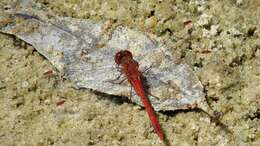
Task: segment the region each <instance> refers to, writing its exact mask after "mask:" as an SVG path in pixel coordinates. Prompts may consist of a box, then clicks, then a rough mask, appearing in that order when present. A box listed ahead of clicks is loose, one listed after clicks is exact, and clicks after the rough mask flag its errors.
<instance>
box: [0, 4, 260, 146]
mask: <svg viewBox="0 0 260 146" xmlns="http://www.w3.org/2000/svg"><path fill="white" fill-rule="evenodd" d="M38 3H39V4H41V5H42V7H43V8H45V9H46V12H48V13H50V14H51V15H59V16H70V17H75V18H84V19H93V20H107V19H111V20H114V21H115V22H116V23H120V24H123V25H125V26H128V27H133V28H136V29H138V30H141V31H143V32H146V33H153V34H155V35H157V36H160V37H165V38H166V39H169V40H171V41H172V42H173V44H174V46H173V51H172V52H173V53H175V54H177V56H178V57H179V58H180V59H184V60H186V62H187V63H188V64H189V65H190V66H191V67H192V68H193V70H194V72H195V73H196V75H197V76H198V77H199V78H200V80H201V82H202V84H203V85H204V87H205V93H206V94H207V100H208V102H209V104H210V106H211V107H212V108H213V109H214V110H217V111H220V112H222V113H223V116H222V117H221V119H220V121H221V123H222V124H223V125H221V124H217V123H215V122H213V121H211V120H210V118H209V117H208V116H207V115H206V114H205V113H202V112H200V111H194V110H186V111H176V112H167V113H158V116H159V120H160V123H161V125H162V127H163V129H164V131H165V133H166V135H167V137H168V139H169V141H170V142H171V144H172V145H187V146H189V145H199V146H200V145H221V146H225V145H227V146H230V145H234V146H235V145H236V146H237V145H243V146H244V145H246V146H247V145H248V146H249V145H253V146H257V145H260V131H259V129H260V121H259V115H260V109H259V107H260V103H259V102H260V70H259V66H260V49H259V48H260V39H259V32H260V29H259V24H260V1H258V0H250V1H243V0H224V1H221V2H218V1H217V0H212V1H204V0H186V1H180V0H144V1H139V0H109V1H106V2H105V1H102V0H88V1H77V0H57V1H51V0H39V1H38ZM0 7H2V8H5V9H8V8H9V7H19V1H18V2H17V1H15V0H13V1H9V0H2V1H1V2H0ZM0 16H1V14H0ZM49 70H54V74H53V75H46V74H44V73H45V72H47V71H49ZM62 101H65V102H64V103H63V104H61V105H59V103H61V102H62ZM0 145H3V146H13V145H23V146H30V145H37V146H43V145H55V146H61V145H68V146H71V145H77V146H79V145H97V146H105V145H106V146H124V145H128V146H152V145H154V146H155V145H156V146H158V145H163V144H162V143H161V142H160V140H159V138H158V137H157V135H156V134H155V133H154V132H153V130H152V127H151V125H150V123H149V119H148V117H147V115H146V112H145V110H144V109H142V108H140V107H138V106H136V105H133V104H130V103H121V102H119V103H118V102H116V101H114V100H113V98H106V97H103V96H102V95H96V94H94V93H93V92H91V91H88V90H76V89H73V88H72V85H71V83H70V82H69V81H67V80H64V79H62V78H61V77H60V75H59V73H58V72H55V69H54V68H53V67H52V65H51V64H50V63H49V62H48V61H47V60H46V59H45V58H43V57H42V56H41V55H40V54H39V53H38V52H36V51H35V49H34V48H33V47H31V46H30V45H28V44H26V43H24V42H23V41H21V40H18V39H17V38H15V37H13V36H9V35H5V34H0Z"/></svg>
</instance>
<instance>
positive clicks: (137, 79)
mask: <svg viewBox="0 0 260 146" xmlns="http://www.w3.org/2000/svg"><path fill="white" fill-rule="evenodd" d="M114 59H115V62H116V64H117V65H118V66H119V67H120V70H121V73H122V74H124V75H125V76H126V77H127V79H128V82H129V83H130V84H131V85H132V86H133V88H134V90H135V92H136V93H137V95H139V96H140V97H141V100H142V102H143V105H144V107H145V109H146V112H147V113H148V116H149V118H150V121H151V123H152V126H153V128H154V130H155V132H156V134H157V135H158V136H159V138H160V139H161V140H162V141H164V140H165V136H164V133H163V131H162V128H161V126H160V124H159V122H158V120H157V117H156V115H155V112H154V109H153V107H152V105H151V103H150V101H149V99H148V97H147V96H146V95H147V93H146V92H145V89H144V86H143V81H142V79H143V75H142V73H141V72H140V71H139V70H138V67H139V65H138V62H137V61H135V60H134V59H133V55H132V53H131V52H130V51H128V50H121V51H119V52H117V53H116V55H115V57H114Z"/></svg>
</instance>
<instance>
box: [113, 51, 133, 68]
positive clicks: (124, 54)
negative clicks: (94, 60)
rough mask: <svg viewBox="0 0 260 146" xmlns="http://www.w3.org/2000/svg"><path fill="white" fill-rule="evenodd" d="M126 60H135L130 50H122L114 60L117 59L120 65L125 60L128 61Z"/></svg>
mask: <svg viewBox="0 0 260 146" xmlns="http://www.w3.org/2000/svg"><path fill="white" fill-rule="evenodd" d="M126 58H129V59H132V58H133V55H132V53H131V52H130V51H128V50H121V51H119V52H117V53H116V55H115V58H114V59H115V62H116V64H117V65H120V64H121V63H122V61H123V59H126Z"/></svg>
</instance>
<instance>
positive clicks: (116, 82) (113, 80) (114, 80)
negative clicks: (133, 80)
mask: <svg viewBox="0 0 260 146" xmlns="http://www.w3.org/2000/svg"><path fill="white" fill-rule="evenodd" d="M122 75H123V74H122V73H121V74H120V75H119V76H118V77H116V78H115V79H112V80H107V81H106V82H109V83H113V84H122V83H123V82H124V81H125V80H126V79H127V78H126V77H124V78H123V79H121V80H119V79H120V78H121V76H122Z"/></svg>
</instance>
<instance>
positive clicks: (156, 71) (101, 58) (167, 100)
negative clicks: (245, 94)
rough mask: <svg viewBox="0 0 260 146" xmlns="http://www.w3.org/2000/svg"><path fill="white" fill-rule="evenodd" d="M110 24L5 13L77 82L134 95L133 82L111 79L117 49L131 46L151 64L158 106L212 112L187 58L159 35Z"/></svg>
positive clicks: (1, 27) (0, 24) (12, 26)
mask: <svg viewBox="0 0 260 146" xmlns="http://www.w3.org/2000/svg"><path fill="white" fill-rule="evenodd" d="M108 26H110V25H109V23H107V22H94V21H90V20H81V19H74V18H67V17H66V18H63V17H56V18H55V19H53V20H46V19H45V20H43V18H38V17H36V16H32V15H29V14H25V13H13V14H5V15H2V16H1V18H0V31H1V32H3V33H8V34H12V35H15V36H16V37H18V38H20V39H22V40H24V41H25V42H27V43H29V44H31V45H33V46H34V47H35V49H36V50H37V51H38V52H39V53H41V54H42V55H43V56H45V57H46V58H47V59H48V60H49V61H50V62H51V63H52V64H53V65H54V66H55V67H56V68H57V69H58V70H59V71H60V72H62V73H64V76H65V78H67V79H69V80H71V81H72V82H73V83H74V84H75V86H76V87H77V88H88V89H93V90H96V91H98V92H103V93H106V94H111V95H119V96H128V97H129V96H130V90H129V89H130V84H129V83H127V82H123V83H122V84H113V83H111V82H109V80H113V79H115V78H117V77H118V76H119V75H120V72H118V70H117V68H116V64H115V62H114V55H115V53H116V52H118V51H119V50H122V49H129V50H130V51H131V52H132V53H133V55H134V59H135V60H137V61H138V62H139V65H140V69H141V70H145V69H146V68H150V69H149V70H148V71H145V72H144V76H145V77H146V79H147V85H149V92H150V93H151V95H153V96H149V98H150V101H151V103H152V105H153V107H154V109H155V110H156V111H159V110H162V111H167V110H176V109H187V108H194V107H198V108H202V109H203V110H205V111H207V112H209V113H212V110H211V109H210V108H209V106H208V105H207V104H206V101H205V95H204V93H203V87H202V85H201V83H200V81H199V80H198V78H197V77H196V76H194V74H193V72H192V70H191V69H190V67H189V66H188V65H187V64H185V63H183V62H178V61H177V59H176V58H174V56H173V55H172V53H171V51H170V48H169V47H168V46H166V45H164V44H163V43H161V42H160V39H159V38H157V37H155V36H152V35H149V36H147V35H144V34H143V33H141V32H139V31H135V30H132V29H128V28H127V27H123V26H115V27H111V28H109V27H108ZM121 79H122V78H121ZM132 96H133V97H132V100H133V101H134V102H136V103H137V104H139V105H142V103H141V101H140V99H139V97H138V96H137V95H135V94H134V95H132Z"/></svg>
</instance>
